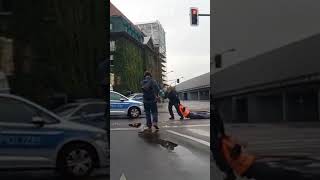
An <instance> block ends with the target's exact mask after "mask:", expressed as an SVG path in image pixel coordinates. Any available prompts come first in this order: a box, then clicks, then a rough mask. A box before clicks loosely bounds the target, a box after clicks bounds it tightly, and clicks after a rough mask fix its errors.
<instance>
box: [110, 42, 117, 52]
mask: <svg viewBox="0 0 320 180" xmlns="http://www.w3.org/2000/svg"><path fill="white" fill-rule="evenodd" d="M115 50H116V42H115V41H110V52H113V51H115Z"/></svg>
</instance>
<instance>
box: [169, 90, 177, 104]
mask: <svg viewBox="0 0 320 180" xmlns="http://www.w3.org/2000/svg"><path fill="white" fill-rule="evenodd" d="M165 98H168V99H169V103H171V104H180V99H179V96H178V93H177V91H175V90H171V91H170V92H168V91H167V92H166V93H165Z"/></svg>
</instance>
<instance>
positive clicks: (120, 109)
mask: <svg viewBox="0 0 320 180" xmlns="http://www.w3.org/2000/svg"><path fill="white" fill-rule="evenodd" d="M129 106H130V103H129V102H128V101H127V99H126V98H125V97H123V96H121V95H120V94H118V93H115V92H110V115H126V113H127V109H128V108H129Z"/></svg>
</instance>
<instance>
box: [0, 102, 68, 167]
mask: <svg viewBox="0 0 320 180" xmlns="http://www.w3.org/2000/svg"><path fill="white" fill-rule="evenodd" d="M51 118H52V117H51ZM40 119H42V120H44V121H46V122H50V121H51V122H52V123H54V121H55V120H56V119H54V118H52V119H50V117H49V116H48V115H47V116H46V115H45V114H44V113H43V111H40V110H39V109H38V108H35V107H34V106H32V105H29V104H27V103H25V102H23V101H22V100H17V99H14V98H11V97H0V147H1V148H0V168H11V167H15V168H19V167H20V168H21V167H27V168H32V167H51V166H53V164H54V162H53V160H52V159H53V156H52V154H53V152H54V149H55V147H56V145H57V143H58V142H59V141H60V140H61V138H62V136H63V133H62V132H61V131H58V130H56V129H54V128H52V129H51V128H50V125H46V124H44V125H43V126H41V125H40V124H38V123H37V121H39V120H40ZM56 121H58V120H56Z"/></svg>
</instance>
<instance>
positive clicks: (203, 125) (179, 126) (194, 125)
mask: <svg viewBox="0 0 320 180" xmlns="http://www.w3.org/2000/svg"><path fill="white" fill-rule="evenodd" d="M209 126H210V124H190V125H178V126H168V125H164V126H162V127H164V128H182V127H187V128H189V127H209Z"/></svg>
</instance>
